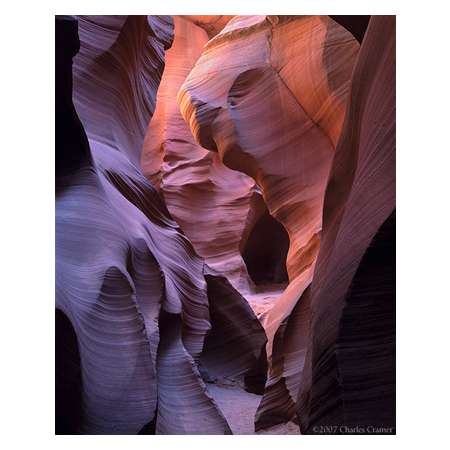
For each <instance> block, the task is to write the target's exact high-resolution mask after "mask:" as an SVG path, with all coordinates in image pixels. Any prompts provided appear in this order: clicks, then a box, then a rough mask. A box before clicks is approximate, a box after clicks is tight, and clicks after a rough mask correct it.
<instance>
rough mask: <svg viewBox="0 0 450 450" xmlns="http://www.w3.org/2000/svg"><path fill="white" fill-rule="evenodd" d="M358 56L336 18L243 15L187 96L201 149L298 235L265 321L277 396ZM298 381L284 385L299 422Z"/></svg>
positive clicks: (182, 98) (213, 43) (199, 66)
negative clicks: (276, 357)
mask: <svg viewBox="0 0 450 450" xmlns="http://www.w3.org/2000/svg"><path fill="white" fill-rule="evenodd" d="M358 50H359V44H358V42H357V41H356V40H355V39H354V38H353V36H352V35H351V34H350V33H349V32H348V31H347V30H346V29H344V28H343V27H342V26H340V25H338V24H337V23H336V22H335V21H333V20H332V19H330V18H329V17H325V16H323V17H320V16H307V17H303V16H292V17H283V16H281V17H278V16H267V17H266V16H236V17H234V18H233V19H232V20H231V21H230V22H229V23H228V25H227V26H226V27H225V28H224V29H223V30H222V32H221V33H219V34H218V35H217V36H215V37H214V38H213V39H211V40H210V41H209V42H208V44H207V45H206V47H205V50H204V52H203V53H202V56H201V57H200V59H199V60H198V61H197V63H196V65H195V67H194V69H193V70H192V71H191V73H190V74H189V76H188V77H187V79H186V81H185V82H184V84H183V86H182V87H181V90H180V94H179V97H178V99H179V102H180V108H181V112H182V114H183V116H184V118H185V120H186V122H187V123H189V125H190V128H191V131H192V133H193V134H194V136H195V137H196V139H197V141H198V142H199V143H200V144H201V145H202V146H203V147H205V148H208V149H209V150H212V151H214V152H217V153H218V154H219V156H220V158H221V160H222V161H223V163H225V164H226V165H227V166H228V167H230V168H232V169H235V170H241V171H243V172H244V173H246V174H247V175H249V176H251V177H252V178H253V179H254V180H255V181H256V183H257V185H258V186H259V187H260V188H261V191H262V195H263V197H264V200H265V202H266V204H267V207H268V210H269V212H270V214H271V215H272V216H273V217H274V218H276V219H277V220H278V221H279V222H280V223H282V224H283V225H284V227H285V228H286V230H287V232H288V234H289V239H290V247H289V253H288V259H287V269H288V273H289V280H290V282H291V283H290V285H289V287H288V289H287V290H286V292H285V293H284V294H283V295H282V296H281V297H280V298H279V299H278V300H277V301H276V302H275V303H274V305H273V306H272V307H271V309H270V310H269V311H268V312H267V313H266V315H265V317H263V323H264V327H265V330H266V333H267V336H268V345H267V353H268V358H269V368H270V370H269V380H268V384H267V386H266V390H267V392H270V391H271V390H272V388H273V385H275V384H277V383H279V381H280V379H279V375H280V371H279V368H278V367H276V364H275V366H274V364H273V363H274V361H272V359H271V355H272V346H273V340H274V336H275V333H276V332H277V330H278V329H279V327H280V325H281V324H282V323H283V321H285V320H286V319H287V318H288V316H289V314H290V313H291V311H292V310H293V308H294V306H295V304H296V302H297V300H298V298H299V297H300V296H301V295H302V293H303V292H304V290H305V289H306V288H307V287H308V285H309V284H310V283H311V280H312V277H313V271H314V265H315V261H316V258H317V254H318V250H319V242H320V238H319V236H320V231H321V224H322V208H323V196H324V191H325V187H326V181H327V177H328V172H329V169H330V165H331V162H332V158H333V156H334V147H335V145H336V143H337V141H338V138H339V135H340V131H341V128H342V123H343V120H344V113H345V105H346V101H347V97H348V92H349V84H350V77H351V72H352V69H353V66H354V63H355V60H356V56H357V53H358ZM262 99H264V101H262ZM297 356H298V355H297ZM281 372H282V371H281ZM294 378H295V377H293V378H292V377H291V381H292V382H287V381H286V380H285V379H283V383H287V384H288V386H287V387H286V389H287V390H290V394H289V395H288V397H289V398H290V402H291V404H290V407H289V408H288V410H289V414H290V415H291V417H292V416H293V415H294V414H295V408H294V405H295V400H296V397H297V390H298V381H297V380H295V381H294ZM268 395H270V394H268ZM270 403H271V402H270V401H269V404H270ZM283 419H284V417H283ZM287 420H289V417H288V418H287Z"/></svg>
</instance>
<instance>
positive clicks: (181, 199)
mask: <svg viewBox="0 0 450 450" xmlns="http://www.w3.org/2000/svg"><path fill="white" fill-rule="evenodd" d="M174 25H175V29H174V42H173V45H172V47H171V48H170V49H169V50H168V51H167V52H166V66H165V70H164V74H163V76H162V79H161V85H160V87H159V90H158V95H157V102H156V105H157V106H156V110H155V114H154V116H153V118H152V121H151V122H150V126H149V128H148V131H147V135H146V137H145V141H144V147H143V152H142V171H143V173H144V175H145V176H146V177H147V178H148V179H149V180H150V181H151V182H152V184H153V185H154V186H155V187H156V188H157V189H159V191H160V193H161V195H162V196H163V197H164V200H165V203H166V205H167V207H168V209H169V211H170V213H171V215H172V217H173V218H174V219H175V220H176V221H177V222H178V224H179V225H180V226H181V228H182V229H183V231H184V232H185V233H186V235H187V237H188V238H189V239H190V241H191V242H192V244H193V246H194V248H195V249H196V251H197V252H198V253H199V255H201V256H202V257H204V258H205V260H206V262H207V263H208V265H210V266H211V267H212V268H214V269H216V270H217V271H219V272H220V273H221V274H224V275H226V276H227V277H228V279H229V280H230V282H232V283H233V285H234V286H235V287H237V288H240V289H241V290H242V291H248V290H249V289H250V288H251V285H252V282H251V280H250V279H249V277H248V274H247V269H246V265H245V263H244V261H243V259H242V255H241V251H240V248H241V247H243V244H244V243H245V240H244V236H245V232H246V228H247V227H250V226H251V218H252V217H251V215H252V211H251V209H252V205H253V203H254V200H253V197H254V196H257V195H259V194H258V193H257V192H256V191H255V188H254V184H255V183H254V181H253V180H252V179H251V178H250V177H248V176H246V175H244V174H242V173H240V172H236V171H233V170H230V169H229V168H228V167H226V166H225V165H224V164H222V162H221V161H220V157H219V155H218V154H215V153H212V152H210V151H208V150H206V149H204V148H202V147H201V146H200V145H198V144H197V143H196V142H195V139H194V137H193V136H192V133H191V131H190V129H189V127H188V125H187V124H186V123H185V121H184V120H183V117H182V116H181V113H180V108H179V106H178V104H177V101H176V98H177V93H178V90H179V88H180V86H181V85H182V83H183V82H184V80H185V79H186V77H187V76H188V75H189V72H190V71H191V70H192V68H193V66H194V64H195V63H196V61H197V59H198V58H199V57H200V55H201V53H202V51H203V47H204V45H205V44H206V43H207V42H208V36H207V34H206V32H205V31H204V30H203V29H202V28H200V27H199V26H197V25H195V24H194V23H193V22H191V21H190V20H187V19H185V18H183V17H177V16H175V17H174ZM187 205H189V206H187Z"/></svg>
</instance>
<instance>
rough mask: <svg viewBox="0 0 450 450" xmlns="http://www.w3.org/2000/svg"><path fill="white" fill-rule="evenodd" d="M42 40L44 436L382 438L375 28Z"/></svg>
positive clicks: (386, 67)
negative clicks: (231, 399)
mask: <svg viewBox="0 0 450 450" xmlns="http://www.w3.org/2000/svg"><path fill="white" fill-rule="evenodd" d="M369 19H370V20H369ZM56 31H57V39H56V44H57V46H56V56H57V59H56V63H57V64H56V71H57V72H56V89H57V96H56V100H57V101H56V308H57V322H56V331H57V349H56V350H57V352H56V353H57V360H56V363H57V396H56V397H57V398H56V400H57V417H59V419H58V420H57V432H58V430H59V432H60V433H65V434H67V433H69V434H70V433H97V434H136V433H140V434H155V433H156V434H230V433H231V428H230V425H229V423H228V422H227V418H225V416H224V414H223V412H222V411H221V408H220V407H219V401H218V399H216V398H215V397H214V395H216V394H214V395H211V394H210V393H213V392H214V393H217V392H218V390H217V389H216V387H218V388H220V382H221V381H224V382H229V381H230V380H232V381H233V383H237V384H236V385H238V386H242V387H245V389H246V390H247V391H248V392H251V393H256V394H262V398H261V401H260V403H259V407H258V409H257V411H256V415H255V418H254V419H255V420H254V422H255V429H256V431H261V430H267V429H269V428H270V427H272V426H274V425H277V424H283V423H286V422H289V421H295V422H297V423H298V424H299V425H300V429H301V432H302V433H303V434H324V433H325V434H326V433H342V434H348V433H352V430H353V431H354V430H359V431H357V432H358V434H360V433H362V432H364V433H371V432H376V433H393V432H395V17H394V16H373V17H371V18H370V17H369V16H173V17H171V16H78V17H76V18H72V17H68V16H63V17H59V18H58V19H57V21H56ZM72 59H73V64H72ZM72 69H73V77H72ZM72 84H73V88H72ZM72 91H73V102H72ZM211 383H217V385H216V386H214V389H213V388H210V389H208V385H211ZM239 401H241V400H239ZM235 409H239V404H238V403H237V404H236V405H235ZM358 427H359V428H358ZM361 430H363V431H361ZM376 430H378V431H376ZM354 432H355V431H354Z"/></svg>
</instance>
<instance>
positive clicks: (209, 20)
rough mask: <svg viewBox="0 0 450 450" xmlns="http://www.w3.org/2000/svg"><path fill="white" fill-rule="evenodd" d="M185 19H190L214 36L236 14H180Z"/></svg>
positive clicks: (210, 36) (209, 35)
mask: <svg viewBox="0 0 450 450" xmlns="http://www.w3.org/2000/svg"><path fill="white" fill-rule="evenodd" d="M180 17H183V18H184V19H187V20H190V21H191V22H193V23H195V24H196V25H198V26H199V27H201V28H203V29H204V30H205V31H206V32H207V33H208V37H209V38H212V37H213V36H215V35H216V34H217V33H220V31H222V29H223V28H224V27H225V25H226V24H227V23H228V22H229V21H230V19H231V18H232V17H234V16H180Z"/></svg>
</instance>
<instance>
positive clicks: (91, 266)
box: [56, 16, 265, 434]
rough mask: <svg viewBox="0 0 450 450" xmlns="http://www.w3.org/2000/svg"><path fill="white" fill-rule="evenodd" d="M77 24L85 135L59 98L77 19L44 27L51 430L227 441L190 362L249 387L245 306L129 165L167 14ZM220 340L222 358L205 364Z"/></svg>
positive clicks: (256, 339) (257, 351) (251, 329)
mask: <svg viewBox="0 0 450 450" xmlns="http://www.w3.org/2000/svg"><path fill="white" fill-rule="evenodd" d="M78 20H79V29H80V38H81V50H80V53H79V54H78V55H77V56H76V57H75V59H74V75H75V76H74V83H73V85H74V91H75V92H74V94H75V95H74V97H75V101H76V105H77V109H78V110H79V112H80V116H81V120H82V122H83V124H84V125H85V126H86V130H87V137H86V134H85V133H84V130H83V127H82V126H81V124H80V122H79V120H78V117H77V114H76V112H75V110H74V108H73V105H72V101H71V88H72V80H71V78H72V75H71V64H72V56H73V55H74V54H75V53H76V52H77V50H78V45H79V44H78V36H77V26H76V22H75V21H73V20H62V21H61V20H58V21H57V33H59V34H57V43H58V45H59V47H57V79H59V80H60V81H58V83H57V89H60V90H61V92H59V93H58V95H57V100H58V103H57V112H58V114H59V118H57V169H58V172H57V180H56V257H57V258H56V307H57V310H58V311H59V312H58V315H57V320H58V327H57V330H59V332H60V333H61V334H60V335H59V337H61V338H62V339H63V344H62V347H58V349H59V353H58V354H57V356H58V355H59V360H58V362H57V367H61V368H62V369H61V372H59V373H58V376H59V378H58V379H57V393H59V400H58V398H57V408H59V413H60V414H61V417H60V421H62V422H64V420H65V419H67V421H66V423H63V427H62V428H63V429H64V430H63V431H65V432H66V433H67V432H69V433H74V432H75V433H95V434H103V433H109V434H128V433H138V432H141V433H155V432H156V433H157V434H224V433H225V434H227V433H230V428H229V426H228V424H227V421H226V420H225V418H224V417H223V414H222V413H221V411H220V410H219V408H218V407H217V404H216V403H215V401H214V400H213V399H212V398H211V396H210V395H209V394H208V392H207V389H206V386H205V384H204V382H203V380H202V378H201V376H200V372H199V365H202V366H205V367H206V369H205V370H207V371H210V372H213V371H214V372H215V373H216V374H217V376H222V375H223V374H226V375H230V374H231V375H233V376H245V377H246V378H248V377H250V378H249V379H248V384H249V386H251V384H252V383H253V382H254V380H253V378H254V377H255V373H260V371H261V370H263V371H264V364H262V365H261V359H263V360H264V359H265V358H264V357H263V356H261V355H264V352H263V353H261V352H262V351H263V349H264V345H265V336H264V332H263V330H262V327H261V326H260V324H259V322H258V321H257V319H256V317H255V316H254V315H253V313H252V311H251V309H250V308H249V306H248V305H247V304H246V302H245V301H244V299H243V298H242V297H241V296H240V295H239V294H238V293H237V292H236V291H235V290H234V289H233V288H232V287H231V286H229V285H226V283H224V282H223V281H222V278H221V277H220V276H217V275H216V274H215V273H213V272H211V271H210V270H209V269H208V268H207V266H206V265H205V263H204V261H203V260H202V259H201V258H200V257H199V256H197V255H196V253H195V251H194V250H193V248H192V246H191V244H190V243H189V241H188V240H187V238H186V237H185V236H184V235H183V234H182V232H181V230H180V228H179V226H178V224H176V222H174V221H173V219H172V218H171V217H170V216H169V214H168V212H167V210H166V208H165V205H164V203H163V202H162V200H161V198H160V197H159V195H158V194H157V192H156V191H155V190H154V189H153V187H152V186H151V185H150V184H149V183H148V181H147V180H146V179H145V178H144V177H143V175H142V174H141V173H140V171H139V169H138V168H137V166H136V165H135V162H136V161H139V160H140V148H141V146H142V143H143V139H144V133H145V127H144V126H143V125H144V124H147V123H148V121H149V120H150V117H151V114H152V112H153V107H154V100H152V99H155V98H156V89H157V87H158V84H159V79H160V76H161V73H162V69H163V63H164V48H165V47H167V46H168V45H170V42H171V39H172V37H171V36H172V30H171V19H170V18H164V17H156V16H152V17H150V18H147V17H146V16H133V17H128V18H127V17H109V16H104V17H99V18H98V17H80V18H78ZM102 75H103V76H102ZM59 94H60V95H59ZM87 138H88V139H87ZM88 140H89V141H88ZM60 155H61V156H60ZM68 155H69V156H70V155H74V157H73V158H68ZM59 161H61V162H60V163H58V162H59ZM68 161H69V162H70V164H69V163H68ZM225 292H227V297H228V298H227V299H228V300H229V303H228V304H226V305H224V304H223V301H222V298H221V296H223V295H224V293H225ZM230 321H233V323H234V326H233V327H231V328H230V326H229V325H228V324H229V323H230ZM224 334H226V335H227V339H226V340H221V341H219V340H218V336H221V335H224ZM57 338H58V336H57ZM228 345H230V346H232V347H233V356H234V358H233V359H232V361H230V360H224V359H219V358H215V357H214V355H215V354H218V355H219V354H222V355H223V354H226V352H227V347H228ZM210 349H213V351H214V355H213V356H210V353H211V351H212V350H210ZM203 360H204V361H205V362H202V361H203ZM259 368H261V369H260V370H259ZM263 373H264V372H263ZM259 383H261V382H260V381H259ZM75 391H76V392H77V393H78V394H79V395H78V394H77V395H74V394H73V392H75ZM57 397H58V395H57ZM68 400H69V402H68ZM72 407H73V410H72ZM78 409H79V410H78ZM75 410H76V412H75V413H74V411H75ZM57 413H58V412H57ZM65 416H66V417H65Z"/></svg>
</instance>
